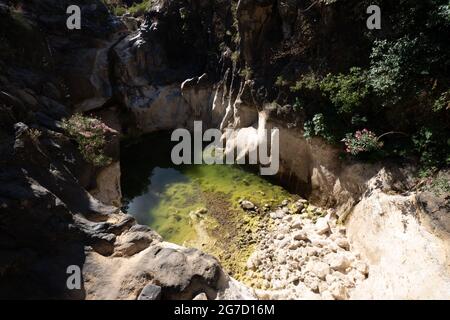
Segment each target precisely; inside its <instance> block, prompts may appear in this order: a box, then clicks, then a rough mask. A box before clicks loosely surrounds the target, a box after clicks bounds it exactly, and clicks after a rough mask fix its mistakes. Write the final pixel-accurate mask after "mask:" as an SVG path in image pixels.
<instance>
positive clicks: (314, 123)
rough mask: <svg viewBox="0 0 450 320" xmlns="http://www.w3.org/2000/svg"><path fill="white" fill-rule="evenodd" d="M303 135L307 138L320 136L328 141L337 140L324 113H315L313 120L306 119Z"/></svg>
mask: <svg viewBox="0 0 450 320" xmlns="http://www.w3.org/2000/svg"><path fill="white" fill-rule="evenodd" d="M303 135H304V137H305V138H306V139H310V138H312V137H313V136H319V137H322V138H324V139H325V140H327V141H328V142H334V140H335V138H334V136H333V135H332V134H331V133H330V130H329V128H328V125H327V124H326V122H325V117H324V115H323V114H322V113H317V114H315V115H314V117H313V118H312V120H311V121H305V124H304V133H303Z"/></svg>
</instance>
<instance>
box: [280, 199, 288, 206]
mask: <svg viewBox="0 0 450 320" xmlns="http://www.w3.org/2000/svg"><path fill="white" fill-rule="evenodd" d="M288 204H289V200H287V199H284V200H283V201H282V202H281V205H282V206H283V207H285V206H287V205H288Z"/></svg>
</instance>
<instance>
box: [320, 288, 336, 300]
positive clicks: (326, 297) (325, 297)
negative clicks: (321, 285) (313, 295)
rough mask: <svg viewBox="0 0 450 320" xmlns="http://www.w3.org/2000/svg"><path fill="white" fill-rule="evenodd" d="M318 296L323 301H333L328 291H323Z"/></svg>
mask: <svg viewBox="0 0 450 320" xmlns="http://www.w3.org/2000/svg"><path fill="white" fill-rule="evenodd" d="M320 296H321V298H322V299H323V300H334V297H333V295H332V294H331V293H330V291H328V290H325V291H324V292H321V293H320Z"/></svg>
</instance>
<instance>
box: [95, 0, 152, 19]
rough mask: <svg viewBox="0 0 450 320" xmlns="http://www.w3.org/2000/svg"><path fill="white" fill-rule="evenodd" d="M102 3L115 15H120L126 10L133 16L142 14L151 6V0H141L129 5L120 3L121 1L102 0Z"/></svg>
mask: <svg viewBox="0 0 450 320" xmlns="http://www.w3.org/2000/svg"><path fill="white" fill-rule="evenodd" d="M104 3H105V5H106V6H107V7H108V8H109V9H110V10H111V12H112V13H113V14H114V15H116V16H122V15H124V14H125V13H127V12H129V13H130V14H131V15H133V16H139V15H142V14H144V13H145V11H147V10H148V9H149V8H150V7H151V5H152V3H153V0H143V1H141V2H135V3H133V4H132V5H131V6H129V7H128V6H127V5H126V4H124V3H122V1H111V0H104Z"/></svg>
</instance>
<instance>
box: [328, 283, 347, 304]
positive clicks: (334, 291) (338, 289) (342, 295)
mask: <svg viewBox="0 0 450 320" xmlns="http://www.w3.org/2000/svg"><path fill="white" fill-rule="evenodd" d="M329 290H330V292H331V295H332V296H333V298H335V299H336V300H345V299H347V289H346V288H345V287H344V286H343V285H342V284H341V283H338V282H334V283H332V284H331V286H330V288H329Z"/></svg>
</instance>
